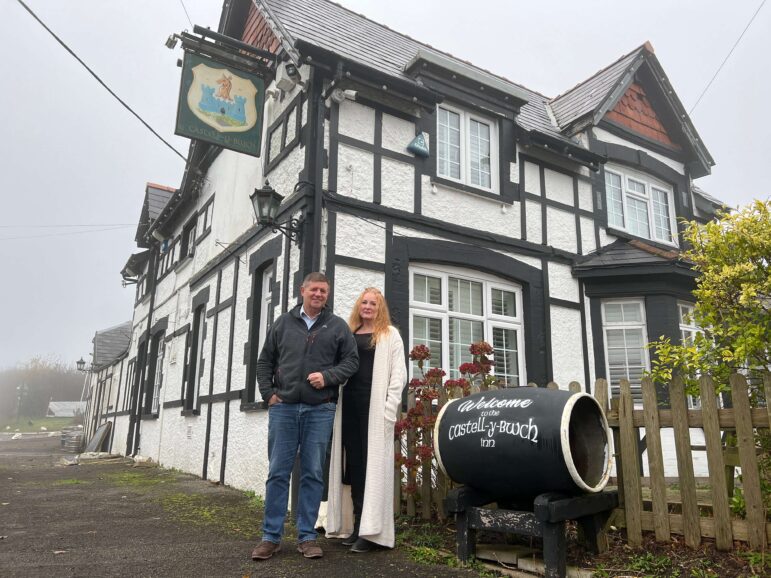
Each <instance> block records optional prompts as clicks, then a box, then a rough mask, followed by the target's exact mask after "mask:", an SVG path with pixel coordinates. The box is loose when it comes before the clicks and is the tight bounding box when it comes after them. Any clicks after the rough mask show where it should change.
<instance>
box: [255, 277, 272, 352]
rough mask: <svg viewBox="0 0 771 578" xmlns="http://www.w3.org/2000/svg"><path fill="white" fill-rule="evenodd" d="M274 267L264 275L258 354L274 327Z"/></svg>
mask: <svg viewBox="0 0 771 578" xmlns="http://www.w3.org/2000/svg"><path fill="white" fill-rule="evenodd" d="M273 277H274V271H273V267H272V266H271V267H268V268H267V269H265V272H264V273H263V274H262V295H261V296H260V328H259V332H258V333H259V337H258V339H259V341H258V344H259V347H258V349H257V352H258V354H259V352H260V351H262V346H263V345H264V344H265V336H266V335H267V334H268V329H270V326H271V325H273Z"/></svg>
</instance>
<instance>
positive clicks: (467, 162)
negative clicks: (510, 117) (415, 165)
mask: <svg viewBox="0 0 771 578" xmlns="http://www.w3.org/2000/svg"><path fill="white" fill-rule="evenodd" d="M436 112H437V114H436V118H437V120H436V133H437V137H436V140H437V160H436V174H437V176H439V177H443V178H446V179H450V180H452V181H457V182H459V183H462V184H465V185H469V186H472V187H476V188H480V189H484V190H486V191H491V192H496V191H497V190H498V140H497V139H498V135H497V125H496V123H495V121H494V120H492V119H488V118H484V117H482V116H478V115H476V114H472V113H470V112H467V111H463V110H461V109H457V108H450V107H447V106H440V107H438V108H437V111H436Z"/></svg>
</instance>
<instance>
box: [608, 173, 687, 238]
mask: <svg viewBox="0 0 771 578" xmlns="http://www.w3.org/2000/svg"><path fill="white" fill-rule="evenodd" d="M605 173H606V174H608V173H609V174H612V175H615V176H616V177H619V178H620V179H621V202H622V211H623V214H622V219H623V221H624V224H623V225H618V224H613V223H611V222H610V197H609V194H610V193H609V191H608V187H607V177H606V181H605V182H606V186H605V189H606V190H605V206H606V207H607V211H608V227H610V228H612V229H617V230H620V231H625V232H627V233H629V234H630V235H634V236H635V237H641V238H643V239H648V240H650V241H654V242H656V243H663V244H665V245H671V246H673V247H677V215H676V214H675V204H674V200H675V194H674V191H673V189H672V187H671V186H670V185H667V184H666V183H663V182H662V181H659V180H657V179H654V178H651V177H650V176H648V175H645V174H642V173H639V172H637V171H634V170H631V169H628V168H621V167H619V166H617V165H606V166H605ZM630 181H636V182H638V183H641V184H642V185H643V186H644V187H645V192H644V193H639V192H637V191H633V190H631V187H630ZM653 189H658V190H659V191H661V192H663V193H666V194H667V207H668V209H669V235H670V238H669V239H662V238H659V237H658V236H657V235H656V218H655V215H654V210H653V209H654V200H653V191H652V190H653ZM627 199H633V200H637V201H642V202H644V203H645V204H646V207H647V210H648V236H647V237H646V236H644V235H640V234H638V233H637V232H633V231H632V229H631V228H630V226H629V207H628V204H627V203H628V200H627Z"/></svg>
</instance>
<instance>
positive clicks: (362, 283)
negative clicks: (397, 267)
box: [334, 265, 385, 321]
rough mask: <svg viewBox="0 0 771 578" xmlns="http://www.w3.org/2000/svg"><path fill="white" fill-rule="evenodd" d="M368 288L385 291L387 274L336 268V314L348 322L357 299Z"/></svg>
mask: <svg viewBox="0 0 771 578" xmlns="http://www.w3.org/2000/svg"><path fill="white" fill-rule="evenodd" d="M366 287H377V288H378V289H380V290H381V291H384V290H385V274H383V273H381V272H379V271H370V270H369V269H358V268H355V267H346V266H343V265H338V266H336V267H335V287H334V292H335V309H334V312H335V314H337V315H339V316H340V317H342V318H343V319H345V320H346V321H347V320H348V316H349V315H350V314H351V311H352V310H353V305H354V303H356V299H357V298H358V297H359V295H360V294H361V292H362V291H363V290H364V289H365V288H366Z"/></svg>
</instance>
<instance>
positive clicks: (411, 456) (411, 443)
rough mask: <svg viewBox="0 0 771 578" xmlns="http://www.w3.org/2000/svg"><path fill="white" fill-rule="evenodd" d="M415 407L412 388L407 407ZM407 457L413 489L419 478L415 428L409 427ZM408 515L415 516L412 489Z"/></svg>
mask: <svg viewBox="0 0 771 578" xmlns="http://www.w3.org/2000/svg"><path fill="white" fill-rule="evenodd" d="M414 408H415V390H410V392H409V393H408V394H407V409H408V410H410V409H414ZM407 459H408V460H409V464H410V465H409V467H408V468H407V485H408V486H409V487H410V488H411V489H412V488H415V485H416V483H417V479H416V476H415V471H416V467H417V466H416V465H415V430H414V429H413V428H409V429H408V430H407ZM407 516H409V517H410V518H414V517H415V493H414V491H412V490H411V491H410V492H409V493H408V494H407Z"/></svg>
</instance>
